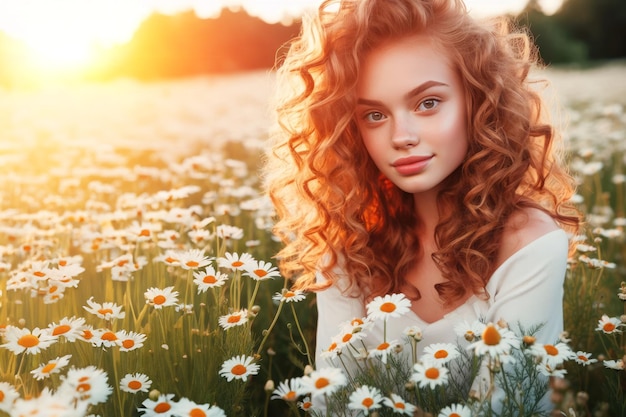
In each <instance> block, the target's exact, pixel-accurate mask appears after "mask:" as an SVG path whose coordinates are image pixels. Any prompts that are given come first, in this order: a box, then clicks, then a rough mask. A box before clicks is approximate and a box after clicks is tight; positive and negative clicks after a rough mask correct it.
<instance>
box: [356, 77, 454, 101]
mask: <svg viewBox="0 0 626 417" xmlns="http://www.w3.org/2000/svg"><path fill="white" fill-rule="evenodd" d="M442 86H443V87H449V85H448V84H446V83H442V82H440V81H434V80H429V81H426V82H424V83H422V84H420V85H418V86H417V87H415V88H414V89H412V90H411V91H409V92H408V93H406V94H405V95H404V99H405V100H407V101H408V100H410V99H411V98H413V97H415V96H417V95H420V94H421V93H423V92H424V91H426V90H428V89H429V88H432V87H442ZM357 104H364V105H368V106H380V105H381V104H382V102H380V101H378V100H369V99H366V98H358V99H357Z"/></svg>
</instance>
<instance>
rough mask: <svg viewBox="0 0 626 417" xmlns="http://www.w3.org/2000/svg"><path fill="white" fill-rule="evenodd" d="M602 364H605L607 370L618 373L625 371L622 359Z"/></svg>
mask: <svg viewBox="0 0 626 417" xmlns="http://www.w3.org/2000/svg"><path fill="white" fill-rule="evenodd" d="M602 363H603V364H604V366H605V367H606V368H609V369H615V370H616V371H623V370H624V361H623V360H621V359H618V360H616V361H614V360H610V361H602Z"/></svg>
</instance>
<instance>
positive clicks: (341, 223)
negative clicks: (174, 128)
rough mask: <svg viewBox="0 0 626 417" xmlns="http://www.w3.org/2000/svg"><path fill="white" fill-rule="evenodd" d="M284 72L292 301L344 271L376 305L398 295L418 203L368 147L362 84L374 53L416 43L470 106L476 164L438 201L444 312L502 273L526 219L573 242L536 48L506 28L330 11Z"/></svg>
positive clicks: (465, 167)
mask: <svg viewBox="0 0 626 417" xmlns="http://www.w3.org/2000/svg"><path fill="white" fill-rule="evenodd" d="M302 27H303V28H302V32H301V34H300V36H299V37H298V38H296V39H295V40H294V41H293V42H292V43H291V45H290V48H289V50H288V53H287V54H286V56H285V57H284V61H283V62H282V65H281V66H280V67H279V69H278V71H277V86H278V89H277V97H276V99H277V103H276V109H277V117H278V118H277V120H278V127H279V129H277V131H276V132H275V135H274V139H275V144H274V146H273V148H272V152H271V153H270V154H269V156H268V161H267V165H266V167H265V174H266V184H267V188H268V192H269V195H270V196H271V198H272V200H273V202H274V204H275V207H276V210H277V214H278V221H277V223H276V227H275V232H276V234H277V235H278V236H280V237H281V238H282V239H283V241H284V242H285V246H284V248H283V249H282V250H281V252H280V253H279V254H278V258H279V259H280V265H281V269H282V271H283V273H284V274H286V275H287V276H289V277H295V278H296V284H295V285H296V287H298V288H305V289H311V290H316V289H321V288H323V287H324V285H323V284H317V283H316V278H315V273H316V272H317V271H320V272H321V273H322V274H323V275H324V276H326V277H327V278H329V281H327V283H326V285H330V283H331V282H332V280H333V279H334V278H335V273H334V272H333V271H335V270H336V269H335V268H336V267H337V266H339V267H340V269H341V270H342V271H344V272H345V273H346V275H347V276H348V277H349V279H350V282H351V283H352V284H353V285H357V286H358V287H359V288H367V290H368V294H369V295H370V296H371V297H373V296H376V295H381V294H385V293H390V292H396V291H400V288H402V286H403V279H404V277H405V275H406V273H407V271H408V270H409V269H410V267H411V266H412V265H413V264H414V262H415V259H414V254H415V253H418V252H419V250H420V242H419V240H418V238H417V236H416V234H415V233H414V232H413V231H414V230H416V227H419V222H420V221H419V219H418V218H417V216H416V210H415V208H414V202H413V196H412V195H410V194H407V193H405V192H403V191H401V190H400V189H398V188H397V187H396V186H395V185H393V184H392V183H391V182H390V181H388V180H387V179H386V178H383V177H382V176H381V174H380V172H379V171H378V169H377V168H376V166H375V165H374V163H373V162H372V160H371V159H370V157H369V155H368V153H367V151H366V149H365V147H364V146H363V144H362V140H361V138H360V135H359V132H358V129H357V127H356V123H355V121H354V110H355V107H356V99H355V84H356V82H357V79H358V76H359V67H360V63H361V61H362V60H363V57H364V56H365V55H366V54H367V53H368V51H370V50H372V49H373V48H375V47H376V46H377V45H380V44H381V43H383V42H386V41H389V40H393V39H399V38H403V37H408V36H414V35H417V34H424V35H426V36H429V37H431V38H432V39H433V40H435V42H438V44H439V45H440V46H441V49H442V51H445V52H446V53H447V54H449V57H450V59H451V62H453V65H454V66H455V69H456V71H458V73H459V74H460V76H461V79H462V82H463V88H464V90H465V96H466V101H467V110H466V111H467V120H468V126H467V129H468V141H469V150H468V155H467V157H466V159H465V161H464V163H463V164H462V165H461V166H460V167H459V168H458V169H457V170H456V171H455V172H454V173H453V174H452V175H451V176H450V177H448V178H447V179H446V181H445V184H444V187H442V191H441V192H440V194H439V196H438V203H439V210H440V221H439V224H438V226H437V227H436V230H435V238H436V242H437V245H438V248H439V249H438V250H437V251H436V252H435V253H434V254H433V259H434V260H435V262H436V263H437V265H438V267H439V268H440V270H441V271H442V274H443V276H444V277H445V279H446V281H445V282H444V283H443V284H439V285H438V286H437V290H438V292H439V294H440V296H441V297H442V298H443V299H444V300H445V301H446V302H454V301H456V300H459V299H461V298H462V297H463V296H464V295H465V294H467V293H468V292H471V293H474V294H481V293H483V292H484V287H485V285H486V283H487V280H488V279H489V277H490V276H491V274H492V273H493V272H494V270H495V268H496V259H497V254H498V249H499V247H500V240H501V236H502V231H503V229H504V226H505V224H506V222H507V219H508V218H509V217H510V216H511V214H512V213H514V212H516V211H517V210H519V209H521V208H524V207H536V208H540V209H541V210H543V211H545V212H547V213H548V214H550V216H552V218H554V219H555V220H556V221H557V222H558V223H559V224H560V225H561V226H562V227H564V228H566V229H568V230H569V231H572V232H573V231H575V230H576V229H577V226H578V221H579V216H578V213H577V212H576V211H575V209H574V208H573V207H572V206H570V205H569V204H568V200H569V199H570V197H571V196H572V194H573V193H574V184H573V180H572V178H571V177H570V175H569V174H568V173H567V170H566V168H565V165H564V164H563V162H562V160H561V159H562V155H561V153H562V150H561V149H559V147H558V142H559V141H558V139H559V137H558V136H557V134H556V132H555V129H554V128H553V127H552V125H550V124H549V123H548V120H547V117H546V114H545V110H546V109H545V107H546V106H545V105H544V103H543V101H542V98H541V96H540V94H539V93H538V92H537V91H536V89H535V88H533V83H532V82H531V81H530V80H529V78H528V75H529V72H530V70H531V69H532V68H533V66H535V65H536V64H537V60H536V54H535V53H534V52H535V51H534V48H533V45H532V43H531V42H530V39H529V36H528V35H527V34H526V33H525V32H523V31H517V32H516V31H513V30H510V28H509V25H508V24H507V23H506V22H505V21H500V22H497V23H495V24H489V25H488V24H486V23H481V22H478V21H476V20H475V19H473V18H471V17H470V16H469V15H468V13H467V11H466V9H465V6H464V5H463V3H462V2H461V0H342V1H339V2H337V1H325V2H324V3H323V4H322V5H321V6H320V8H319V11H318V13H317V15H316V16H314V17H309V18H305V19H304V20H303V26H302Z"/></svg>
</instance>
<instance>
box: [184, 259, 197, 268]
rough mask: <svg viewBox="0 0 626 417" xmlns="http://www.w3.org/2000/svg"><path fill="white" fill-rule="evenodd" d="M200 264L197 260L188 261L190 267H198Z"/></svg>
mask: <svg viewBox="0 0 626 417" xmlns="http://www.w3.org/2000/svg"><path fill="white" fill-rule="evenodd" d="M198 265H200V264H199V263H198V262H196V261H188V262H187V266H188V267H189V268H196V267H198Z"/></svg>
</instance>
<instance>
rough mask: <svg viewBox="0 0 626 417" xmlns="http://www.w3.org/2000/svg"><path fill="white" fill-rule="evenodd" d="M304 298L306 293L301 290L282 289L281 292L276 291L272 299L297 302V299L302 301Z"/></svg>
mask: <svg viewBox="0 0 626 417" xmlns="http://www.w3.org/2000/svg"><path fill="white" fill-rule="evenodd" d="M305 298H306V294H305V292H304V291H303V290H288V289H286V288H285V289H283V291H282V292H277V293H275V294H274V296H273V297H272V299H274V300H276V301H280V302H285V303H297V302H298V301H302V300H304V299H305Z"/></svg>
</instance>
